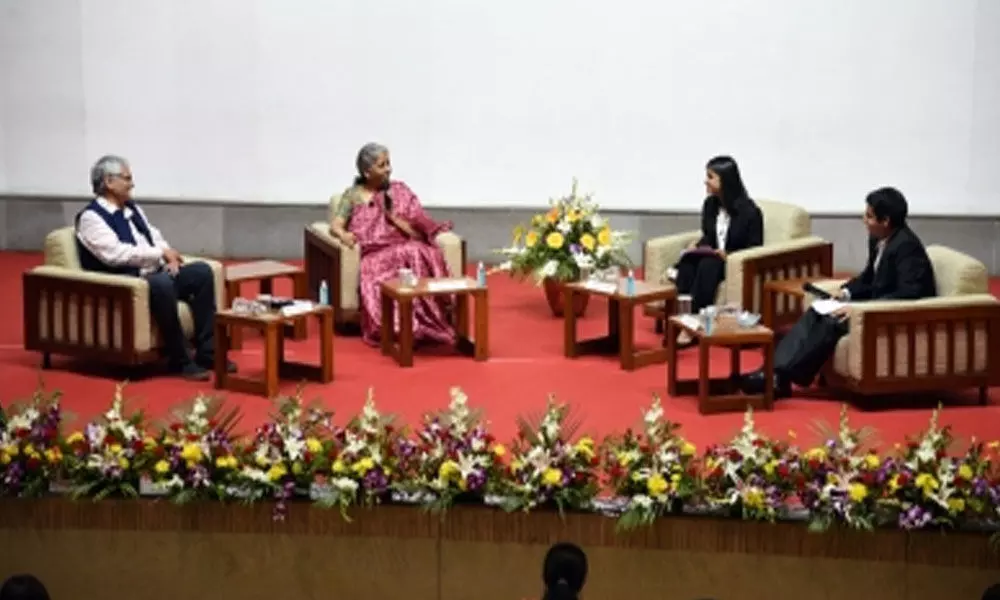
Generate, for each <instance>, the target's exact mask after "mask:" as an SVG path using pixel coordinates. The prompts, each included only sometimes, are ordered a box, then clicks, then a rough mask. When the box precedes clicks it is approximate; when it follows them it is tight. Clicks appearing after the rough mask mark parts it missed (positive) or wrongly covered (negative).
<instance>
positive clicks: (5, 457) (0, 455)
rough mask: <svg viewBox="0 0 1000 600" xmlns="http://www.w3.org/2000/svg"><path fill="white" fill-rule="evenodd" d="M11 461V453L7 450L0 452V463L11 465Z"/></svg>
mask: <svg viewBox="0 0 1000 600" xmlns="http://www.w3.org/2000/svg"><path fill="white" fill-rule="evenodd" d="M10 461H11V458H10V454H7V453H6V452H0V465H9V464H10Z"/></svg>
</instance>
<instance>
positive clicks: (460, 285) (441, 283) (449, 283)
mask: <svg viewBox="0 0 1000 600" xmlns="http://www.w3.org/2000/svg"><path fill="white" fill-rule="evenodd" d="M469 287H471V286H470V285H469V281H467V280H465V279H438V280H436V281H428V282H427V290H428V291H431V292H447V291H451V290H467V289H469Z"/></svg>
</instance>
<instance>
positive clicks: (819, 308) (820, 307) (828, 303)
mask: <svg viewBox="0 0 1000 600" xmlns="http://www.w3.org/2000/svg"><path fill="white" fill-rule="evenodd" d="M844 306H846V304H844V303H843V302H841V301H839V300H833V299H830V300H816V301H815V302H813V303H812V305H811V308H812V309H813V310H814V311H816V313H817V314H821V315H828V314H830V313H832V312H834V311H836V310H839V309H840V308H843V307H844Z"/></svg>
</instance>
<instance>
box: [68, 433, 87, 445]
mask: <svg viewBox="0 0 1000 600" xmlns="http://www.w3.org/2000/svg"><path fill="white" fill-rule="evenodd" d="M82 441H83V434H82V433H80V432H79V431H74V432H73V433H71V434H69V437H68V438H66V443H67V444H76V443H77V442H82Z"/></svg>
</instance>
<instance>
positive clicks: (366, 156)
mask: <svg viewBox="0 0 1000 600" xmlns="http://www.w3.org/2000/svg"><path fill="white" fill-rule="evenodd" d="M388 151H389V149H388V148H386V147H385V146H383V145H382V144H376V143H375V142H371V143H368V144H365V145H364V146H362V147H361V150H358V158H357V160H356V161H355V162H354V164H355V166H356V167H357V169H358V178H357V181H358V183H362V182H364V180H365V173H366V172H367V171H368V169H370V168H372V167H373V166H374V165H375V163H377V162H378V157H379V156H382V155H383V154H385V153H386V152H388Z"/></svg>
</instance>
